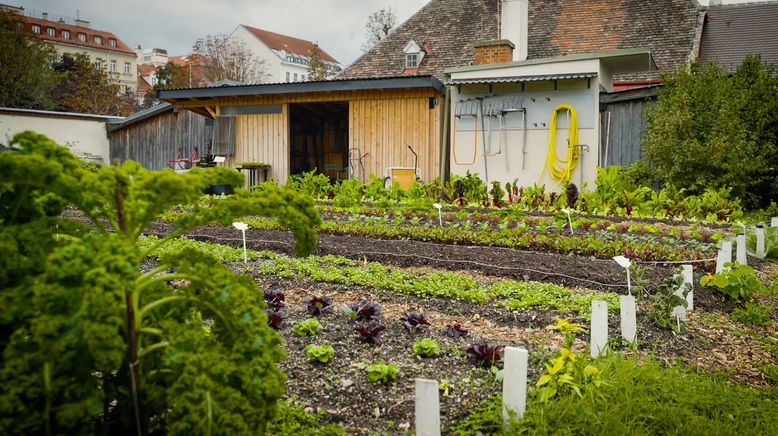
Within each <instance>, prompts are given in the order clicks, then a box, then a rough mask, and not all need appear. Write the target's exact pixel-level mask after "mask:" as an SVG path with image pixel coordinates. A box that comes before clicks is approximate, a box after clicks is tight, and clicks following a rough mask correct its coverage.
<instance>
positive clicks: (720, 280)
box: [700, 262, 763, 301]
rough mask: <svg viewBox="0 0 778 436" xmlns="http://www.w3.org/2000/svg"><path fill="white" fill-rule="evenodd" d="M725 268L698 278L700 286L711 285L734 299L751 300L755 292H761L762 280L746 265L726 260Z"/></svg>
mask: <svg viewBox="0 0 778 436" xmlns="http://www.w3.org/2000/svg"><path fill="white" fill-rule="evenodd" d="M724 266H725V267H729V269H725V270H724V271H721V272H719V273H716V274H715V275H713V274H710V273H708V274H707V275H705V276H703V277H702V278H701V279H700V284H701V285H702V286H707V287H712V288H714V289H716V290H717V291H719V292H721V293H722V294H724V295H726V296H727V297H729V298H731V299H732V300H735V301H751V298H753V295H754V293H755V292H762V288H763V285H762V282H760V281H759V278H758V277H757V276H756V273H755V272H754V269H753V268H751V267H750V266H748V265H741V264H739V263H730V262H727V263H725V264H724Z"/></svg>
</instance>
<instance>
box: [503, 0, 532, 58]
mask: <svg viewBox="0 0 778 436" xmlns="http://www.w3.org/2000/svg"><path fill="white" fill-rule="evenodd" d="M500 12H501V14H500V38H502V39H507V40H508V41H511V42H512V43H513V44H514V45H515V46H516V47H515V50H514V51H513V60H514V61H524V60H527V45H528V44H527V35H528V31H527V23H528V21H529V2H528V0H501V1H500Z"/></svg>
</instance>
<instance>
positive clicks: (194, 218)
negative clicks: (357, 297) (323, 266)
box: [0, 132, 318, 434]
mask: <svg viewBox="0 0 778 436" xmlns="http://www.w3.org/2000/svg"><path fill="white" fill-rule="evenodd" d="M13 143H16V144H18V145H20V146H21V147H22V151H20V152H16V153H2V154H0V241H2V242H0V244H2V252H3V256H0V271H2V272H1V273H0V304H1V305H2V307H3V311H2V315H0V344H2V345H1V346H2V360H1V361H0V384H2V386H4V387H5V389H3V391H2V393H0V432H2V433H4V434H5V433H28V434H30V433H57V434H63V433H110V432H115V433H120V434H126V433H136V432H139V433H167V432H170V433H225V434H236V433H242V434H247V433H256V432H259V433H261V432H262V431H264V428H265V425H266V423H267V422H268V421H269V420H270V419H271V417H272V416H273V414H274V413H275V409H276V399H277V398H279V397H280V395H281V394H283V392H284V377H283V374H282V373H281V372H280V371H279V369H278V368H277V366H276V362H277V361H278V360H280V359H281V358H282V357H283V355H284V353H283V350H282V349H281V348H280V347H279V345H280V343H281V340H280V337H279V336H278V335H277V334H276V333H275V332H273V331H272V330H270V329H269V328H268V327H267V318H266V316H265V314H264V312H263V308H264V302H263V299H262V296H261V294H260V293H259V292H258V291H257V289H256V286H255V284H254V282H253V281H252V280H251V279H249V278H246V277H240V276H237V275H235V274H234V273H233V272H232V271H231V270H229V269H227V268H226V267H224V266H223V265H222V264H221V263H220V262H219V261H218V260H217V259H216V258H215V257H213V256H211V255H209V254H208V253H204V252H202V251H197V250H194V249H192V248H183V249H180V250H176V251H175V254H174V255H169V254H168V253H169V252H168V253H166V252H165V251H164V250H160V251H159V252H157V250H158V249H160V248H164V247H165V245H166V244H167V243H168V242H169V241H171V240H172V239H174V238H175V237H176V236H178V235H180V234H181V233H183V232H185V231H187V230H188V229H192V228H193V227H196V226H198V225H201V224H204V223H208V222H211V221H219V222H222V223H225V224H227V223H231V222H232V221H234V220H235V219H236V218H238V217H240V216H241V215H245V214H262V215H265V214H266V215H271V216H278V215H284V216H289V218H285V219H287V220H298V222H297V223H296V224H294V225H293V227H294V228H295V230H294V232H295V235H296V240H297V242H298V247H299V248H300V249H301V251H302V252H309V251H311V250H312V249H313V245H314V244H315V233H314V229H313V228H312V227H313V225H314V224H315V223H316V222H317V220H318V216H317V215H316V213H315V210H314V208H313V205H312V204H311V202H310V200H305V199H303V198H301V197H300V196H299V195H297V194H294V193H291V192H285V191H283V190H280V189H279V188H269V189H265V190H262V192H258V193H248V192H245V191H242V190H238V192H237V194H236V196H234V199H233V198H231V199H225V200H223V201H220V202H217V203H215V204H213V205H211V206H210V207H207V208H205V207H200V206H195V207H194V210H193V213H192V214H188V215H186V216H183V215H182V216H181V217H179V218H177V220H176V223H177V224H178V229H177V230H175V231H174V232H172V233H171V235H170V236H169V237H167V238H164V239H160V240H156V241H154V242H153V245H145V246H142V245H141V244H138V239H139V237H140V235H141V234H142V233H143V231H144V229H146V227H148V225H149V224H150V223H151V222H153V221H154V220H155V219H156V218H157V217H158V216H159V214H160V213H161V212H162V211H164V210H167V209H168V208H170V207H172V206H175V205H179V204H191V203H196V200H197V199H198V198H199V197H200V196H201V193H202V192H203V190H204V189H205V187H206V186H208V185H210V184H212V183H213V181H214V180H217V179H219V180H227V181H230V182H233V183H235V184H242V177H241V176H240V175H239V174H237V173H236V172H234V171H232V170H227V169H209V170H192V171H190V172H187V173H185V174H176V173H174V172H172V171H164V172H152V171H147V170H143V169H142V168H140V166H139V165H138V164H136V163H134V162H127V163H125V164H124V165H123V166H122V167H109V166H101V167H99V168H96V169H94V170H91V171H90V170H85V169H83V168H82V167H81V164H80V162H79V161H78V160H77V159H76V158H75V157H74V156H73V155H72V154H71V153H70V152H68V151H67V150H66V149H64V148H62V147H59V146H57V145H56V144H54V143H53V142H52V141H51V140H49V139H48V138H46V137H44V136H41V135H36V134H34V133H31V132H25V133H22V134H19V135H17V136H16V137H15V138H14V141H13ZM287 200H288V201H287ZM66 205H70V206H72V207H74V208H76V209H78V210H80V211H81V212H82V213H83V214H84V215H85V216H86V217H87V218H88V219H89V220H90V224H91V227H90V226H85V225H82V224H80V223H78V222H76V221H73V220H70V219H67V218H65V217H63V216H62V215H61V213H62V211H63V210H64V207H65V206H66ZM55 232H56V233H55ZM149 255H152V256H155V257H156V258H157V259H158V261H157V263H156V265H155V267H153V268H152V269H151V270H149V271H147V272H141V271H140V270H139V265H140V264H141V263H142V262H144V261H145V259H146V258H147V257H148V256H149ZM177 279H185V280H182V281H181V283H183V284H181V285H178V286H177V287H172V286H171V285H169V284H168V283H170V282H171V281H174V280H177Z"/></svg>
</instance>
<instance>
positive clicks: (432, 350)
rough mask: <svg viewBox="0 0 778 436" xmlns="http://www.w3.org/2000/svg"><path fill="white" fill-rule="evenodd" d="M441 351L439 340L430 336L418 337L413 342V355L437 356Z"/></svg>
mask: <svg viewBox="0 0 778 436" xmlns="http://www.w3.org/2000/svg"><path fill="white" fill-rule="evenodd" d="M438 353H440V345H438V341H436V340H434V339H430V338H424V339H417V340H416V341H415V342H414V343H413V355H414V356H421V357H435V356H437V355H438Z"/></svg>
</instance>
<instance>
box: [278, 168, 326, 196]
mask: <svg viewBox="0 0 778 436" xmlns="http://www.w3.org/2000/svg"><path fill="white" fill-rule="evenodd" d="M286 186H287V188H289V189H292V190H294V191H297V192H299V193H301V194H306V195H309V196H310V197H311V198H313V199H322V198H325V197H326V196H327V193H328V192H330V191H331V190H332V185H330V178H329V177H327V176H326V175H325V174H321V173H317V172H316V171H310V172H307V173H301V174H295V175H293V176H291V177H289V179H287V181H286Z"/></svg>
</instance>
